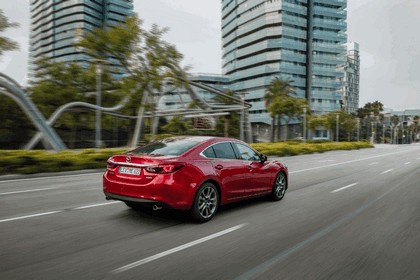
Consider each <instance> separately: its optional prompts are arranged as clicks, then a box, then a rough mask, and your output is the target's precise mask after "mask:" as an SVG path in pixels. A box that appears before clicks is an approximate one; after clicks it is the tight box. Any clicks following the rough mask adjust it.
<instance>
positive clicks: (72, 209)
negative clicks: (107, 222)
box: [0, 201, 121, 223]
mask: <svg viewBox="0 0 420 280" xmlns="http://www.w3.org/2000/svg"><path fill="white" fill-rule="evenodd" d="M115 203H121V201H113V202H106V203H98V204H92V205H86V206H80V207H76V208H67V209H61V210H56V211H50V212H44V213H38V214H31V215H26V216H20V217H15V218H8V219H2V220H0V223H4V222H11V221H16V220H23V219H29V218H35V217H39V216H46V215H52V214H58V213H63V212H65V211H74V210H81V209H87V208H93V207H98V206H105V205H110V204H115Z"/></svg>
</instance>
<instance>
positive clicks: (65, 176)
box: [0, 172, 104, 184]
mask: <svg viewBox="0 0 420 280" xmlns="http://www.w3.org/2000/svg"><path fill="white" fill-rule="evenodd" d="M95 174H104V172H94V173H84V174H74V175H62V176H45V177H36V178H27V179H13V180H2V181H0V184H1V183H10V182H24V181H36V180H45V179H61V178H72V177H81V176H88V175H95Z"/></svg>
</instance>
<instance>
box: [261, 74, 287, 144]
mask: <svg viewBox="0 0 420 280" xmlns="http://www.w3.org/2000/svg"><path fill="white" fill-rule="evenodd" d="M290 83H291V82H290V81H285V80H281V79H280V78H278V77H276V78H274V79H273V80H272V81H271V82H270V85H269V86H268V87H267V89H266V91H265V95H264V99H265V106H266V108H267V110H268V111H269V112H270V116H271V118H272V128H273V129H272V133H271V142H274V140H275V137H274V135H275V119H276V118H277V139H278V140H280V125H281V115H282V112H281V111H280V110H279V106H276V103H278V102H280V100H284V99H286V98H287V97H289V96H290V94H291V93H293V92H294V90H293V87H292V85H291V84H290Z"/></svg>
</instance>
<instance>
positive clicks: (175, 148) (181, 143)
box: [128, 139, 200, 156]
mask: <svg viewBox="0 0 420 280" xmlns="http://www.w3.org/2000/svg"><path fill="white" fill-rule="evenodd" d="M199 143H200V141H194V139H193V140H191V139H164V140H160V141H156V142H153V143H151V144H149V145H146V146H143V147H139V148H137V149H135V150H132V151H130V152H128V154H130V155H150V156H177V155H180V154H183V153H185V152H186V151H188V150H189V149H191V148H192V147H194V146H196V145H198V144H199Z"/></svg>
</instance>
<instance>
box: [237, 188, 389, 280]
mask: <svg viewBox="0 0 420 280" xmlns="http://www.w3.org/2000/svg"><path fill="white" fill-rule="evenodd" d="M396 188H397V187H394V188H392V189H390V190H388V191H387V192H385V193H384V194H382V195H380V196H379V197H377V198H375V199H374V200H371V201H370V202H368V203H366V204H365V205H363V206H362V207H360V208H358V209H356V210H354V211H353V212H351V213H349V214H347V215H345V216H344V217H342V218H341V219H339V220H338V221H336V222H335V223H332V224H330V225H328V226H326V227H324V228H322V229H321V230H319V231H317V232H315V233H314V234H313V235H311V236H309V237H308V238H306V239H305V240H303V241H301V242H299V243H297V244H295V245H294V246H292V247H290V248H288V249H285V250H283V251H281V252H280V253H278V254H277V255H275V256H273V257H271V258H269V259H267V260H266V261H264V262H262V263H260V264H259V265H257V266H255V267H254V268H251V269H250V270H248V271H247V272H245V273H243V274H242V275H240V276H238V277H236V278H235V279H234V280H245V279H251V278H261V279H264V277H257V276H261V275H262V274H263V273H264V272H266V271H267V270H268V269H270V268H271V267H273V266H274V265H276V264H278V263H279V262H281V261H283V260H284V259H286V258H287V257H289V256H290V255H292V254H294V253H296V252H298V251H299V250H301V249H302V248H304V247H306V246H308V245H310V244H312V243H313V242H315V241H316V240H318V239H320V238H322V237H323V236H325V235H327V234H328V233H330V232H332V231H333V230H335V229H337V228H338V227H340V226H341V225H343V224H345V223H347V222H349V221H351V220H352V219H354V218H356V217H357V216H358V215H360V214H361V213H363V212H364V211H365V210H366V209H368V208H370V207H371V206H372V205H374V204H375V203H376V202H378V201H379V200H381V199H382V198H384V197H385V196H387V195H388V194H389V193H391V192H392V191H394V190H395V189H396Z"/></svg>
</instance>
